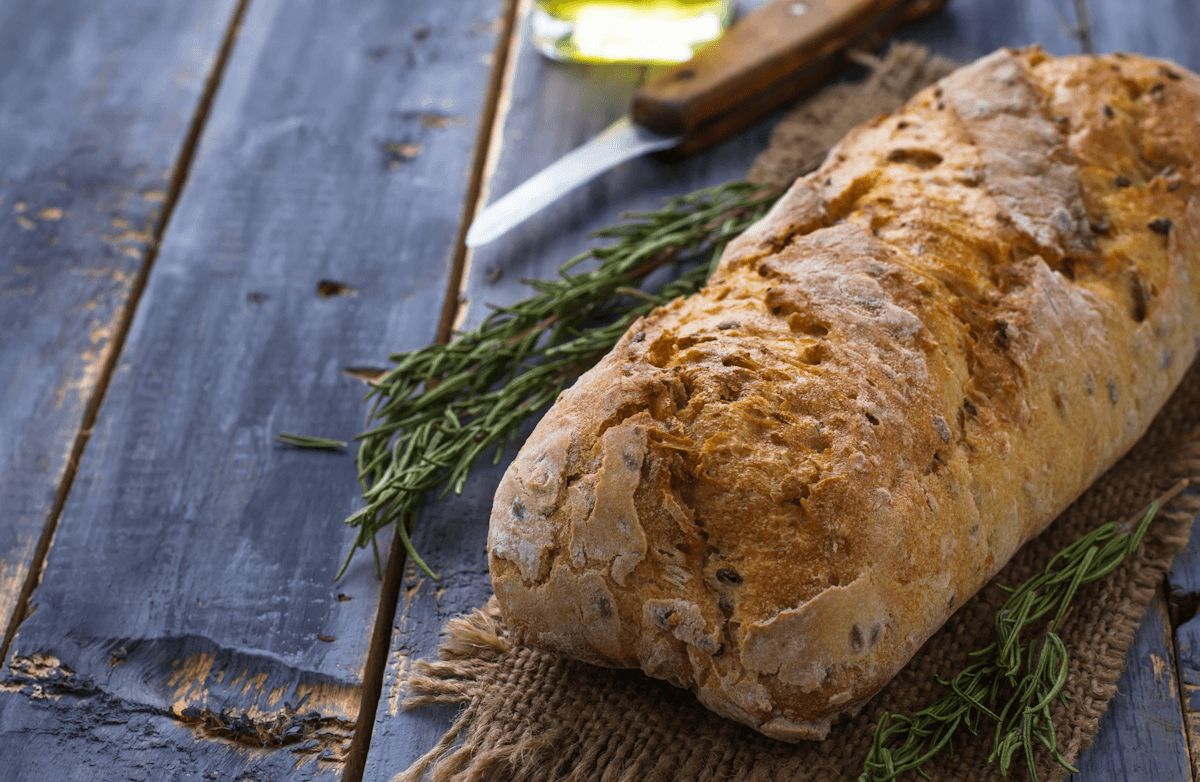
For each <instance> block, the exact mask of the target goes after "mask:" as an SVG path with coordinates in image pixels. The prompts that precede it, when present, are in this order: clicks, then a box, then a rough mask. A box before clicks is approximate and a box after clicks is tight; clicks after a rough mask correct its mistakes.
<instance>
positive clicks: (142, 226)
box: [0, 0, 235, 634]
mask: <svg viewBox="0 0 1200 782" xmlns="http://www.w3.org/2000/svg"><path fill="white" fill-rule="evenodd" d="M234 7H235V0H218V2H214V3H208V4H205V5H204V6H203V7H202V6H201V5H199V4H196V3H191V2H180V1H179V0H175V1H173V2H158V1H156V0H139V1H138V2H125V1H124V0H103V1H101V2H61V3H52V4H48V5H41V4H33V3H4V4H0V159H3V161H4V162H3V166H2V167H0V367H2V368H3V372H0V432H2V433H3V437H2V438H0V508H2V509H3V518H0V634H3V633H4V631H5V629H6V628H8V627H9V625H10V621H11V620H12V616H13V612H14V609H15V607H16V605H17V602H18V596H19V595H20V593H21V590H22V587H23V585H24V583H25V581H26V579H27V577H28V575H29V569H30V565H31V563H32V561H33V559H34V552H35V549H36V548H37V545H38V541H39V539H40V538H41V536H42V533H43V529H44V528H45V527H46V525H47V521H48V519H49V518H50V517H51V515H52V512H53V510H54V508H55V502H56V497H57V495H58V491H59V487H60V485H62V484H63V482H64V479H65V477H66V476H68V474H69V469H68V465H69V463H70V459H71V454H72V451H73V449H74V448H75V443H76V438H77V435H78V434H79V429H80V426H81V423H82V422H83V420H84V417H85V413H86V411H87V410H88V408H89V404H90V403H91V400H92V399H93V396H94V394H95V392H96V389H97V383H98V382H99V381H100V380H101V376H102V374H103V368H104V366H105V365H106V363H107V362H108V361H109V359H110V353H111V351H112V349H113V341H114V337H115V336H116V332H117V330H118V328H119V324H120V321H121V318H122V313H123V311H124V309H125V307H126V305H127V304H128V302H129V300H130V295H131V291H132V290H133V288H134V287H135V284H136V281H137V278H138V275H139V273H140V272H141V270H142V267H143V265H144V264H145V263H146V260H147V257H148V256H149V254H150V253H151V252H152V249H153V248H152V243H153V239H154V236H155V235H156V232H157V229H158V226H159V223H160V221H161V219H162V214H163V210H164V201H165V199H166V197H167V192H168V189H169V183H170V181H171V179H172V177H173V176H174V174H175V167H176V165H177V161H178V158H179V156H180V152H181V149H182V147H183V145H184V143H185V140H186V138H187V135H188V130H189V126H190V124H191V121H192V117H193V115H194V113H195V112H196V108H197V104H198V102H199V100H200V98H201V95H202V93H203V90H204V85H205V82H206V79H207V78H208V75H209V73H210V72H211V70H212V69H213V67H214V62H215V60H216V56H217V52H218V50H219V49H220V47H221V43H222V40H223V39H224V36H225V32H226V29H227V27H228V25H229V23H230V21H231V19H232V14H233V10H234Z"/></svg>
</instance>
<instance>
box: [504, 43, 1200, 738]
mask: <svg viewBox="0 0 1200 782" xmlns="http://www.w3.org/2000/svg"><path fill="white" fill-rule="evenodd" d="M1196 117H1200V79H1198V78H1197V77H1196V76H1195V75H1193V74H1190V73H1188V72H1186V71H1184V70H1183V69H1182V68H1178V67H1177V66H1174V65H1171V64H1168V63H1163V62H1159V61H1154V60H1149V59H1145V58H1140V57H1130V56H1118V55H1112V56H1103V57H1069V58H1058V59H1056V58H1050V57H1047V56H1046V55H1044V54H1043V53H1042V52H1041V51H1040V50H1039V49H1036V48H1032V49H1027V50H1022V51H1009V50H1002V51H999V52H996V53H995V54H993V55H990V56H989V57H986V58H984V59H983V60H980V61H979V62H977V63H975V64H973V65H971V66H968V67H966V68H963V69H961V70H959V71H956V72H955V73H953V74H951V75H950V76H948V77H947V78H946V79H944V80H942V81H941V82H939V83H938V84H937V85H935V86H934V87H931V88H929V89H927V90H925V91H923V92H921V93H919V94H918V95H917V96H915V97H914V98H913V99H912V100H911V101H910V102H909V103H908V104H907V105H906V106H904V107H903V108H902V109H901V110H899V111H898V112H896V113H895V114H893V115H891V116H889V117H881V118H878V119H876V120H874V121H872V122H869V123H867V124H866V125H863V126H860V127H859V128H857V129H855V130H854V131H852V132H851V133H850V134H849V135H848V136H847V137H846V138H845V139H844V140H843V141H842V142H841V143H840V144H839V145H838V146H837V147H835V148H834V149H833V150H832V151H831V152H830V154H829V157H828V158H827V160H826V162H825V163H824V164H823V165H822V166H821V167H820V168H819V169H818V170H817V171H815V172H813V173H812V174H810V175H808V176H806V177H804V178H802V179H800V180H798V181H797V182H796V183H795V185H794V186H793V187H792V188H791V189H790V191H789V192H788V193H787V194H786V195H785V196H784V197H783V198H782V199H781V200H780V202H779V203H778V204H776V205H775V207H774V208H773V209H772V210H771V211H770V213H769V214H768V215H767V216H766V217H765V218H764V219H763V220H761V221H760V222H759V223H758V224H757V225H755V226H753V227H752V228H751V229H750V230H749V231H747V232H746V233H745V234H744V235H743V236H742V237H740V238H739V239H738V240H736V241H735V242H733V243H732V244H731V245H730V246H729V247H728V248H727V250H726V253H725V255H724V257H723V258H722V261H721V264H720V266H719V267H718V269H717V272H716V274H715V275H714V276H713V278H712V279H711V280H710V281H709V283H708V285H707V286H706V287H705V288H704V289H703V290H702V291H700V292H698V293H697V294H695V295H694V296H691V297H689V298H687V299H681V300H678V301H674V302H672V303H670V304H668V305H666V306H664V307H662V308H659V309H658V310H656V311H654V312H652V313H651V314H649V315H648V316H646V317H645V318H643V319H642V320H640V321H639V322H638V323H635V324H634V325H633V326H631V327H630V329H629V331H628V333H627V334H626V335H625V336H624V337H623V338H622V340H621V341H620V343H619V344H618V345H617V346H616V347H615V348H614V349H613V351H612V352H611V353H610V354H609V355H608V356H606V357H605V358H604V359H603V360H602V361H601V362H600V363H599V364H598V365H597V366H596V367H595V368H593V369H592V370H591V371H589V372H588V373H586V374H585V375H584V376H583V377H581V378H580V380H579V381H578V382H577V383H576V384H575V385H574V386H573V387H572V388H571V389H570V390H568V391H567V392H565V393H564V394H563V395H562V396H561V397H560V399H559V401H558V402H557V403H556V404H555V405H554V407H553V408H552V409H551V410H550V411H549V412H548V413H547V415H546V417H545V418H544V419H543V420H542V422H541V423H540V424H539V425H538V427H537V429H536V430H535V431H534V433H533V435H532V436H531V437H530V439H529V441H528V442H527V443H526V445H525V446H524V448H523V449H522V451H521V452H520V454H519V455H518V457H517V459H516V460H515V462H514V463H513V465H512V466H511V467H510V469H509V470H508V473H507V474H506V475H505V478H504V480H503V481H502V483H501V485H500V487H499V489H498V491H497V495H496V502H495V505H494V508H493V512H492V520H491V532H490V536H489V545H490V551H491V568H492V579H493V583H494V585H495V588H496V593H497V596H498V598H499V601H500V604H501V606H502V608H503V610H504V613H505V618H506V621H507V622H508V623H509V625H510V626H511V627H513V628H515V629H516V631H517V632H518V633H519V634H520V635H521V636H522V637H523V638H524V639H525V640H527V641H529V642H531V643H534V644H539V645H542V646H546V647H549V648H552V649H556V650H559V651H561V652H563V653H566V654H569V655H572V656H574V657H577V658H580V659H584V660H588V661H590V662H594V663H598V664H601V665H609V666H621V667H637V668H641V669H643V670H645V671H646V672H647V673H649V674H650V675H652V676H657V677H659V678H663V679H666V680H668V681H670V682H672V683H674V684H676V685H679V686H681V687H688V688H691V689H693V690H694V691H695V692H696V694H697V696H698V697H699V699H700V700H701V701H702V702H703V703H704V704H705V705H706V706H708V707H709V708H711V709H713V710H715V711H717V712H719V713H721V714H724V715H726V716H729V717H731V718H733V719H736V720H739V721H741V722H744V723H746V724H748V725H751V726H753V727H755V728H757V729H758V730H760V731H762V732H764V733H766V734H767V735H769V736H773V737H776V738H780V739H785V740H801V739H817V738H821V737H823V736H824V735H825V734H826V733H827V731H828V730H829V726H830V724H831V722H832V721H833V720H834V719H836V718H837V717H838V716H839V715H841V714H844V713H847V712H852V711H854V710H856V709H857V708H859V707H861V705H862V704H863V703H864V702H865V701H866V700H867V699H869V698H870V697H871V695H873V694H874V693H875V692H876V691H878V689H879V688H881V687H882V686H883V685H884V684H885V683H886V682H887V681H888V679H890V678H891V677H892V676H893V675H894V674H895V673H896V671H898V670H899V669H900V667H901V666H903V665H904V664H905V662H907V661H908V659H909V658H910V657H911V656H912V655H913V654H914V653H915V652H916V650H917V649H918V648H919V647H920V645H921V644H922V643H924V641H925V640H926V639H927V638H928V637H929V636H930V635H931V634H932V633H933V632H934V631H935V630H936V629H937V628H938V627H940V626H941V624H942V623H943V622H944V621H945V620H946V618H947V617H948V616H949V615H950V613H951V612H953V610H954V609H955V608H957V607H958V606H960V605H962V603H963V602H964V601H965V600H966V599H967V598H969V597H970V596H971V595H972V594H974V593H975V592H976V591H977V590H978V589H979V588H980V587H981V586H982V585H983V584H984V583H986V581H987V580H988V579H989V578H990V577H991V576H992V575H994V574H995V573H996V571H998V570H999V569H1000V567H1001V566H1002V565H1003V564H1004V563H1005V562H1006V561H1007V560H1008V559H1009V557H1011V556H1012V555H1013V553H1014V552H1015V551H1016V550H1017V548H1018V547H1019V546H1020V545H1021V544H1022V543H1023V542H1024V541H1026V540H1028V539H1029V538H1030V537H1032V536H1033V535H1036V534H1037V533H1038V532H1040V531H1041V530H1042V529H1043V528H1044V527H1045V526H1046V525H1047V524H1048V523H1049V522H1050V521H1051V520H1052V519H1053V518H1054V517H1055V516H1056V515H1057V514H1058V513H1059V512H1061V511H1062V510H1063V509H1064V508H1065V507H1066V506H1067V505H1068V504H1069V503H1070V502H1071V501H1073V500H1074V499H1075V498H1076V497H1077V496H1078V495H1079V494H1080V492H1082V491H1083V489H1084V488H1086V487H1087V485H1088V484H1089V483H1090V482H1091V481H1092V480H1094V479H1095V478H1096V477H1097V476H1098V475H1099V474H1100V473H1101V472H1102V471H1103V470H1105V469H1106V468H1107V467H1109V466H1110V465H1111V464H1112V463H1113V462H1115V461H1116V460H1117V459H1118V458H1119V457H1120V456H1121V455H1122V454H1123V453H1124V452H1125V451H1126V450H1127V449H1128V448H1129V447H1130V446H1131V445H1132V444H1133V443H1134V441H1135V440H1136V439H1137V438H1138V437H1139V436H1140V435H1141V434H1142V432H1143V431H1144V430H1145V428H1146V427H1147V426H1148V424H1149V422H1150V421H1151V419H1152V418H1153V416H1154V414H1155V413H1156V412H1157V410H1158V409H1159V407H1160V406H1161V405H1162V404H1163V403H1164V402H1165V400H1166V399H1167V397H1168V396H1169V394H1170V392H1171V391H1172V390H1173V389H1174V387H1175V385H1176V384H1177V383H1178V382H1179V380H1180V378H1181V377H1182V375H1183V373H1184V371H1185V370H1186V368H1187V367H1188V365H1189V364H1190V363H1191V361H1192V359H1193V358H1194V356H1195V354H1196V351H1197V339H1198V338H1197V334H1198V332H1200V315H1198V308H1200V274H1198V272H1200V195H1198V194H1200V170H1198V169H1197V167H1196V165H1195V164H1194V163H1193V162H1192V155H1191V151H1193V150H1195V149H1197V148H1200V123H1197V122H1196V121H1195V120H1196Z"/></svg>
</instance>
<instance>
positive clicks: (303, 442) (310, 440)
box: [275, 432, 348, 451]
mask: <svg viewBox="0 0 1200 782" xmlns="http://www.w3.org/2000/svg"><path fill="white" fill-rule="evenodd" d="M275 439H276V440H277V441H279V442H281V443H283V444H284V445H290V446H292V447H294V448H307V449H309V450H310V451H340V450H342V449H343V448H345V447H346V446H347V445H348V443H347V442H346V441H345V440H334V439H332V438H329V437H313V436H312V435H308V434H292V433H291V432H280V433H279V434H277V435H275Z"/></svg>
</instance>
